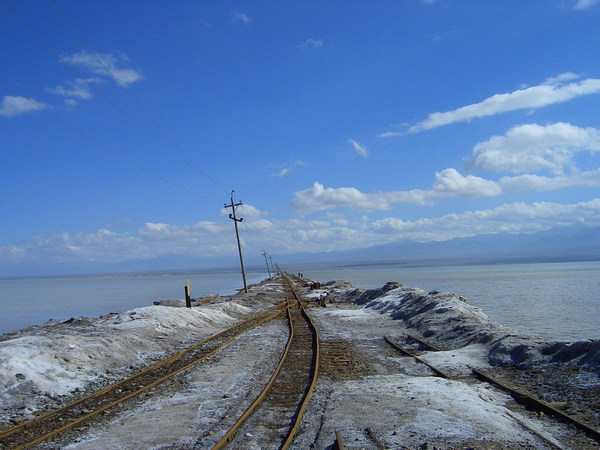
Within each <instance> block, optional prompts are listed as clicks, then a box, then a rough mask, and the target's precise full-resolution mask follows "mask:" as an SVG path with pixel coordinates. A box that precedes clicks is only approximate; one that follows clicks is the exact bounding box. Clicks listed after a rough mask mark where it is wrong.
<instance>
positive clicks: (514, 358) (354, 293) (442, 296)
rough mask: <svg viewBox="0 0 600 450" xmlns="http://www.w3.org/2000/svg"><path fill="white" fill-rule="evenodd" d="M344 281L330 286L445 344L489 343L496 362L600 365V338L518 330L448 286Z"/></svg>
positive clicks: (331, 292) (338, 294)
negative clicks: (361, 285)
mask: <svg viewBox="0 0 600 450" xmlns="http://www.w3.org/2000/svg"><path fill="white" fill-rule="evenodd" d="M344 283H345V282H341V283H340V282H330V283H328V284H326V285H324V286H323V289H324V291H325V292H327V293H328V294H329V296H331V298H332V300H333V301H336V299H337V300H338V301H339V300H340V299H348V300H350V301H352V302H354V303H356V304H361V305H364V307H365V308H368V309H372V310H374V311H378V312H379V313H381V314H385V315H388V316H389V317H391V318H393V319H397V320H401V321H403V323H404V324H405V325H406V326H407V327H408V329H409V330H411V329H412V330H414V333H415V334H416V335H420V336H423V337H425V338H426V339H428V340H429V341H431V342H432V343H434V344H435V343H439V345H440V346H441V347H446V348H462V347H465V346H467V345H470V344H481V345H485V346H486V347H487V348H488V359H489V362H490V363H491V364H494V365H505V364H513V365H515V366H517V367H529V366H532V365H534V364H540V363H558V362H560V363H570V364H578V365H583V366H586V367H588V368H591V369H593V370H598V371H600V341H598V340H588V341H578V342H570V341H553V340H551V339H546V338H542V337H538V336H529V335H523V334H521V333H519V332H518V331H517V330H514V329H512V328H509V327H507V326H504V325H501V324H497V323H493V322H491V321H490V320H489V318H488V317H487V316H486V315H485V313H484V312H483V311H482V310H481V309H480V308H478V307H476V306H473V305H470V304H469V303H468V302H467V301H466V300H465V299H464V298H462V297H460V296H457V295H455V294H450V293H447V292H438V291H432V292H429V293H427V292H425V291H423V290H422V289H414V288H405V287H402V285H400V284H398V283H388V284H386V285H385V286H384V287H383V288H381V289H371V290H362V289H354V288H348V287H347V285H345V284H344Z"/></svg>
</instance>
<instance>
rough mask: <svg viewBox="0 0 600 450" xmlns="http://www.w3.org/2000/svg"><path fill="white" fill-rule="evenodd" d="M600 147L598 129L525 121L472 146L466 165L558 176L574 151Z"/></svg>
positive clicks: (493, 169)
mask: <svg viewBox="0 0 600 450" xmlns="http://www.w3.org/2000/svg"><path fill="white" fill-rule="evenodd" d="M598 150H600V130H598V129H596V128H580V127H577V126H574V125H571V124H568V123H563V122H560V123H555V124H550V125H546V126H542V125H536V124H527V125H519V126H515V127H513V128H511V129H510V130H509V131H508V132H507V133H506V134H505V135H503V136H493V137H492V138H490V139H489V140H488V141H485V142H480V143H478V144H477V145H475V147H474V148H473V154H472V157H471V160H470V161H469V163H468V165H469V167H470V168H472V169H477V170H488V171H492V172H510V173H525V172H536V171H540V170H549V171H550V172H552V173H554V174H557V175H560V174H562V173H564V171H565V169H567V168H572V167H573V162H572V158H573V155H574V154H575V153H576V152H582V151H588V152H596V151H598Z"/></svg>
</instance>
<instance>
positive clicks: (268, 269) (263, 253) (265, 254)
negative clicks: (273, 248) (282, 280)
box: [262, 248, 271, 278]
mask: <svg viewBox="0 0 600 450" xmlns="http://www.w3.org/2000/svg"><path fill="white" fill-rule="evenodd" d="M262 255H263V256H264V257H265V262H266V263H267V271H268V272H269V278H271V268H270V267H269V261H268V260H267V255H268V253H267V252H265V249H264V248H263V252H262Z"/></svg>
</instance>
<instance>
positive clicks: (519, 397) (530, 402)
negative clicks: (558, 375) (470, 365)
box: [471, 369, 600, 443]
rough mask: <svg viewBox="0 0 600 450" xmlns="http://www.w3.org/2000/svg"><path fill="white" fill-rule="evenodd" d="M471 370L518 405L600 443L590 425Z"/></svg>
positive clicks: (597, 432)
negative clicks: (548, 417) (550, 418)
mask: <svg viewBox="0 0 600 450" xmlns="http://www.w3.org/2000/svg"><path fill="white" fill-rule="evenodd" d="M471 370H472V371H473V375H475V377H477V378H478V379H480V380H481V381H485V382H486V383H490V384H493V385H495V386H497V387H499V388H501V389H503V390H505V391H506V392H508V393H509V394H510V395H511V396H512V398H514V399H515V401H517V402H518V403H520V404H522V405H524V406H527V407H529V408H532V409H535V410H537V411H542V412H544V413H546V414H550V415H552V416H554V417H556V418H557V419H559V420H561V421H563V422H566V423H570V424H571V425H574V426H576V427H577V428H578V429H580V430H581V431H583V432H584V433H586V434H587V435H588V436H589V437H591V438H593V439H594V440H595V441H596V442H598V443H600V431H598V430H597V429H595V428H593V427H591V426H590V425H588V424H586V423H584V422H582V421H580V420H578V419H576V418H575V417H572V416H569V415H568V414H565V413H564V412H562V411H561V410H559V409H556V408H554V407H553V406H552V405H549V404H548V403H546V402H544V401H542V400H540V399H539V398H537V397H534V396H533V395H531V394H529V393H527V392H523V391H520V390H518V389H515V388H514V387H512V386H508V385H506V384H505V383H503V382H502V381H500V380H498V379H497V378H494V377H492V376H491V375H490V374H489V373H487V372H484V371H482V370H478V369H471Z"/></svg>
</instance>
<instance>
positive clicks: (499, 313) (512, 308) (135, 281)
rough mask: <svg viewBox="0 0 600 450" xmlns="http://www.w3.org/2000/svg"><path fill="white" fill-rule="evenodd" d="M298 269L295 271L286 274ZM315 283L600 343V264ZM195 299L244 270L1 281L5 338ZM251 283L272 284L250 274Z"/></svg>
mask: <svg viewBox="0 0 600 450" xmlns="http://www.w3.org/2000/svg"><path fill="white" fill-rule="evenodd" d="M285 269H286V270H288V271H293V268H292V267H289V268H285ZM303 274H304V276H305V277H307V278H311V279H313V280H316V281H322V282H324V281H329V280H345V281H349V282H351V283H352V284H353V285H354V286H356V287H361V288H377V287H381V286H383V285H384V284H385V283H386V282H388V281H398V282H400V283H402V284H403V285H405V286H407V287H419V288H422V289H424V290H426V291H430V290H434V289H435V290H438V291H446V292H452V293H454V294H457V295H461V296H463V297H465V298H466V299H467V301H468V302H469V303H471V304H473V305H476V306H479V307H481V308H482V309H483V310H484V312H485V313H486V314H487V315H488V317H489V318H490V319H491V320H493V321H494V322H499V323H503V324H506V325H509V326H511V327H513V328H516V329H517V330H519V331H521V332H523V333H528V334H537V335H542V336H546V337H550V338H553V339H560V340H579V339H600V262H578V263H547V264H505V265H478V266H447V267H410V268H407V267H400V266H393V265H380V266H374V265H370V266H360V267H359V266H354V267H340V266H323V267H320V268H318V269H314V268H313V269H311V270H307V269H304V271H303ZM187 278H189V279H190V280H191V288H192V296H193V297H200V296H202V295H211V294H221V295H227V294H233V293H234V292H235V291H236V290H237V289H240V288H241V287H242V286H243V283H242V280H241V274H240V272H239V270H231V271H226V270H224V271H211V272H198V273H191V274H185V273H163V274H157V273H152V274H148V273H147V274H119V275H98V276H76V277H47V278H21V279H0V334H2V333H5V332H8V331H12V330H17V329H20V328H23V327H26V326H29V325H35V324H38V323H44V322H46V321H47V320H49V319H50V318H54V319H68V318H69V317H73V316H88V317H97V316H99V315H102V314H106V313H108V312H117V311H125V310H128V309H132V308H137V307H140V306H148V305H152V302H153V301H155V300H162V299H172V298H183V292H184V291H183V288H184V285H185V281H186V279H187ZM247 278H248V283H249V284H251V283H256V282H258V281H261V280H263V279H265V278H267V274H266V273H260V272H256V273H252V272H250V273H248V277H247Z"/></svg>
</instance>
